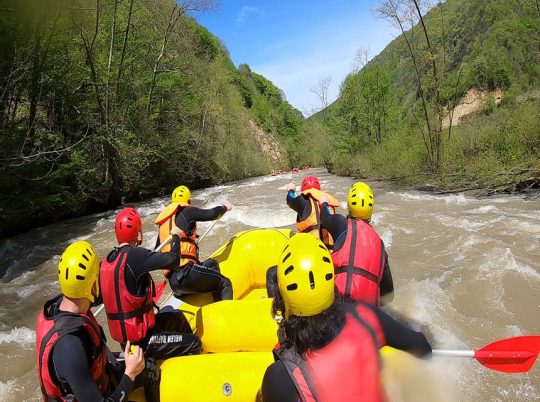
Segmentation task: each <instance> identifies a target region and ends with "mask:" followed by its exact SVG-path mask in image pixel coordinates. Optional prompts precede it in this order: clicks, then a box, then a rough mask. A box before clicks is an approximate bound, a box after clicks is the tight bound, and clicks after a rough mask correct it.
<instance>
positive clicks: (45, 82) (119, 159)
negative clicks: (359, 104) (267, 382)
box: [0, 0, 298, 237]
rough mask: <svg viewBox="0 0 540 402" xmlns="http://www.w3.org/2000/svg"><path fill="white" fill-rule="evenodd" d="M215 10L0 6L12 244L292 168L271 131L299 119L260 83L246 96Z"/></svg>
mask: <svg viewBox="0 0 540 402" xmlns="http://www.w3.org/2000/svg"><path fill="white" fill-rule="evenodd" d="M186 4H188V3H186ZM208 4H210V3H209V2H207V1H203V0H201V1H199V0H195V1H190V2H189V6H190V10H185V9H183V8H182V7H181V6H180V3H178V2H176V1H174V0H137V1H135V0H126V1H121V2H120V1H97V2H96V1H94V0H92V1H90V0H73V1H62V0H43V1H39V2H35V1H32V0H0V9H1V10H2V12H1V13H0V36H1V37H2V40H1V41H0V76H1V77H2V80H1V84H0V192H2V194H3V195H4V196H3V197H1V200H0V212H1V214H0V237H2V236H3V235H7V234H8V233H14V232H16V231H22V230H25V229H27V228H30V227H33V226H36V225H39V224H43V223H47V222H50V221H51V220H57V219H59V218H64V217H68V216H75V215H78V214H82V213H87V212H90V211H95V210H99V209H106V208H113V207H116V206H118V205H119V204H120V203H121V202H129V201H131V200H137V199H140V198H141V197H145V196H149V195H152V194H159V193H166V192H168V191H170V190H171V189H172V188H174V187H175V186H177V185H179V184H180V183H183V184H187V185H189V186H192V187H198V186H204V185H210V184H213V183H218V182H222V181H224V180H233V179H237V178H242V177H246V176H250V175H256V174H261V173H266V172H268V171H269V170H270V169H271V168H273V167H282V166H283V165H286V164H288V156H287V155H286V154H284V155H283V156H281V157H279V158H276V157H275V156H276V154H275V152H274V151H273V150H269V148H268V147H265V146H263V145H261V135H260V129H262V130H266V131H267V133H266V134H264V138H265V141H266V143H267V144H270V143H274V142H275V139H272V137H273V136H274V135H276V134H277V133H281V132H286V131H287V130H286V128H287V127H288V124H289V122H288V121H283V119H281V118H280V117H279V116H280V115H281V114H283V115H285V114H287V115H288V114H294V111H293V110H292V108H291V107H290V106H288V105H286V104H285V103H284V102H283V97H282V96H281V93H280V92H279V90H277V89H276V88H275V87H274V86H273V84H272V83H271V82H269V81H268V80H266V79H265V78H264V77H262V76H260V75H257V74H255V73H252V74H251V77H252V78H253V83H254V86H253V87H248V88H247V92H249V96H248V94H247V93H246V91H245V90H244V89H245V88H244V87H243V86H242V83H243V81H244V80H245V79H246V75H245V72H244V71H243V69H240V70H238V69H236V68H235V66H234V64H233V63H232V62H231V60H230V58H229V56H228V52H227V50H226V49H225V48H224V46H223V45H222V44H221V43H220V41H219V40H218V39H217V38H216V37H214V36H213V35H212V34H210V33H209V32H208V31H207V30H206V29H205V28H204V27H202V26H200V25H198V24H197V23H196V22H195V21H194V20H193V19H191V18H190V17H189V15H188V14H187V12H188V11H193V10H200V11H203V10H205V8H206V7H207V6H208ZM270 92H272V93H270ZM248 97H249V98H250V99H251V100H252V102H251V103H249V102H248V99H247V98H248ZM278 98H279V99H278ZM252 122H257V124H258V125H259V126H260V129H258V128H255V127H253V125H252ZM297 124H298V123H297V122H294V124H292V125H297ZM294 135H295V132H294V130H293V131H292V132H288V134H287V136H293V137H294ZM278 139H279V138H278ZM274 148H276V147H274Z"/></svg>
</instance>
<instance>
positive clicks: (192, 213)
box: [169, 206, 233, 301]
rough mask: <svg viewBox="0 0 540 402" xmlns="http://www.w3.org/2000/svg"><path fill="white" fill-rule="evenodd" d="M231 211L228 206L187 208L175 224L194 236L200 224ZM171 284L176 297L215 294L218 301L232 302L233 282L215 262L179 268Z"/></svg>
mask: <svg viewBox="0 0 540 402" xmlns="http://www.w3.org/2000/svg"><path fill="white" fill-rule="evenodd" d="M225 212H227V207H225V206H219V207H215V208H211V209H200V208H196V207H188V208H183V209H182V210H181V211H180V213H178V214H177V215H176V218H175V224H176V226H178V228H179V229H181V230H183V231H184V232H185V233H186V235H187V236H190V235H191V234H192V233H193V231H194V230H195V228H196V225H197V222H206V221H214V220H216V219H219V218H220V217H221V216H223V214H225ZM169 283H170V285H171V289H172V290H173V292H174V295H175V296H176V297H178V298H181V297H182V296H184V295H189V294H194V293H207V292H212V293H213V294H214V299H215V300H216V301H217V300H230V299H232V297H233V289H232V284H231V281H230V280H229V279H228V278H226V277H225V276H223V275H221V274H220V272H219V264H218V262H217V261H216V260H214V259H211V258H210V259H208V260H206V261H204V262H203V263H199V262H198V263H194V262H189V263H187V264H186V265H184V266H183V267H181V268H180V269H177V270H176V271H175V272H173V274H172V275H171V276H170V277H169Z"/></svg>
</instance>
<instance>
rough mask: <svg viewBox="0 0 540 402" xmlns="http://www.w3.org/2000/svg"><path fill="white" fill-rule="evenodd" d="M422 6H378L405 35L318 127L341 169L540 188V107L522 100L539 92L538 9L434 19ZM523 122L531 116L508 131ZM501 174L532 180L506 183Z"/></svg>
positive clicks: (348, 83)
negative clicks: (389, 159) (515, 118)
mask: <svg viewBox="0 0 540 402" xmlns="http://www.w3.org/2000/svg"><path fill="white" fill-rule="evenodd" d="M414 3H415V2H414V1H413V0H404V1H395V0H394V1H380V2H379V8H378V13H379V14H380V15H381V16H383V17H385V18H387V19H388V20H389V21H390V22H392V23H394V24H395V25H396V26H400V25H401V27H403V34H402V35H400V36H399V37H397V38H396V39H395V40H394V41H393V42H392V43H390V44H389V45H388V46H387V47H386V48H385V49H384V50H383V51H382V52H381V53H380V54H379V55H377V56H376V57H375V58H374V59H373V60H372V61H370V62H369V63H367V65H365V66H364V67H363V68H362V69H361V70H360V71H358V72H353V73H351V74H350V75H349V76H347V77H346V79H345V80H344V81H343V83H342V85H341V91H340V96H339V98H338V99H337V101H336V102H335V103H334V104H332V105H331V106H330V107H329V108H328V110H327V113H326V114H325V115H326V117H325V118H323V117H322V116H323V114H321V113H319V114H317V115H316V116H314V117H312V118H311V119H310V120H312V121H316V122H318V123H319V124H321V123H323V124H324V127H325V130H327V131H328V132H329V133H330V138H331V139H332V141H333V143H334V149H335V152H334V154H333V157H332V160H333V166H335V169H336V170H337V171H339V172H344V173H351V174H356V175H360V176H377V177H386V178H400V181H401V182H405V183H407V182H408V183H413V184H423V183H425V182H426V181H435V182H436V184H435V185H436V186H437V187H443V188H458V187H459V188H464V187H467V188H468V187H481V186H482V185H484V186H488V187H492V188H495V189H501V190H515V189H520V188H521V187H522V186H520V185H519V182H520V180H522V179H523V180H524V182H525V183H531V180H530V178H531V176H532V177H533V178H534V177H536V179H533V182H534V181H535V180H536V182H535V183H533V185H532V187H535V186H538V175H539V172H538V170H539V166H538V164H537V161H538V156H539V152H540V138H539V137H540V136H539V135H538V131H537V129H535V126H536V127H538V123H540V120H538V119H539V118H540V116H539V115H538V113H537V110H538V109H537V107H538V101H537V100H535V99H534V97H526V96H522V95H523V94H525V93H529V92H533V93H534V92H535V90H537V89H538V88H540V8H538V2H534V1H525V0H521V1H519V0H491V1H484V0H448V1H446V2H443V3H440V4H439V5H437V6H436V7H433V8H431V9H430V10H429V12H427V13H426V14H418V13H417V10H416V9H415V7H414ZM419 3H420V5H421V3H423V2H419ZM396 5H397V6H396ZM411 7H412V8H411ZM415 13H416V14H415ZM420 15H422V19H420ZM411 16H414V18H412V19H411ZM517 115H520V116H521V115H526V118H525V120H523V119H521V120H520V121H516V122H515V124H514V125H512V126H508V125H506V123H508V121H509V120H508V116H517ZM450 118H452V123H453V125H454V126H455V124H456V122H457V123H461V124H460V126H459V127H454V128H452V129H451V128H450V127H449V126H450V124H449V123H450ZM486 119H487V121H490V124H486ZM512 120H513V119H512ZM479 121H482V122H483V124H482V125H481V126H480V127H479V124H478V122H479ZM479 128H480V131H478V129H479ZM471 136H472V137H473V138H471ZM501 141H503V142H504V145H502V144H501ZM471 148H472V149H474V152H471V151H470V149H471ZM388 155H392V160H393V163H392V164H388V163H387V160H386V158H387V156H388ZM493 161H498V162H497V163H492V162H493ZM482 162H486V163H485V164H483V163H482ZM483 165H485V166H487V167H485V168H482V167H481V166H483ZM501 171H522V172H525V173H524V176H521V175H514V176H513V177H511V178H508V181H507V182H506V184H504V183H500V182H499V181H498V179H497V178H496V177H497V176H500V175H499V173H500V172H501ZM480 176H481V177H482V179H480ZM526 187H530V186H529V184H527V186H526Z"/></svg>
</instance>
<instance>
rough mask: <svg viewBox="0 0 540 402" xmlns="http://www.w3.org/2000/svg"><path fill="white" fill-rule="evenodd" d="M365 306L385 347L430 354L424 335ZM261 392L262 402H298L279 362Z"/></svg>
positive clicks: (269, 371) (382, 312)
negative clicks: (370, 313)
mask: <svg viewBox="0 0 540 402" xmlns="http://www.w3.org/2000/svg"><path fill="white" fill-rule="evenodd" d="M366 306H368V307H369V308H370V309H371V310H373V311H374V312H375V314H376V315H377V318H378V319H379V323H380V324H381V328H382V331H383V333H384V337H385V339H386V345H388V346H392V347H393V348H396V349H400V350H404V351H407V352H410V353H413V354H414V355H416V356H420V357H423V356H426V355H429V354H430V353H431V346H430V344H429V342H428V341H427V339H426V337H425V336H424V334H422V333H421V332H416V331H413V330H411V329H409V328H407V327H405V326H404V325H402V324H401V323H399V322H397V321H396V320H394V319H393V318H392V317H390V316H389V315H388V314H386V313H385V312H384V311H382V310H379V309H378V308H377V307H375V306H371V305H367V304H366ZM343 369H344V370H346V369H347V368H346V367H344V368H343ZM358 381H362V379H361V378H359V379H358ZM261 392H262V398H263V401H264V402H298V401H299V400H300V398H299V396H298V393H297V392H296V387H295V385H294V382H293V380H292V378H291V377H290V375H289V373H288V372H287V369H286V368H285V365H284V364H283V362H282V361H280V360H278V361H276V362H274V363H272V364H271V365H270V366H269V367H268V368H267V369H266V373H265V374H264V378H263V383H262V388H261Z"/></svg>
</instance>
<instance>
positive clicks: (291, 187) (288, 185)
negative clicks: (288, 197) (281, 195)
mask: <svg viewBox="0 0 540 402" xmlns="http://www.w3.org/2000/svg"><path fill="white" fill-rule="evenodd" d="M291 190H292V191H296V186H295V185H294V183H293V182H292V181H291V182H290V183H289V184H287V192H289V191H291Z"/></svg>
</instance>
